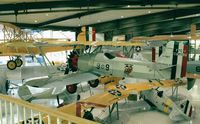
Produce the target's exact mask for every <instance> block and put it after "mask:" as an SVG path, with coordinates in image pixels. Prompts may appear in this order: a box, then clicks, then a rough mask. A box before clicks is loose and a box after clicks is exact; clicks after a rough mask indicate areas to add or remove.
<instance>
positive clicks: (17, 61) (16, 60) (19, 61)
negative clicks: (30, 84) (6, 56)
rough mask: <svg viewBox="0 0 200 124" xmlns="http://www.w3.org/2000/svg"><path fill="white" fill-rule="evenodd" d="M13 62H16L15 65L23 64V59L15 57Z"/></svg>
mask: <svg viewBox="0 0 200 124" xmlns="http://www.w3.org/2000/svg"><path fill="white" fill-rule="evenodd" d="M15 63H16V64H17V67H21V66H22V64H23V61H22V60H21V59H19V58H17V59H15Z"/></svg>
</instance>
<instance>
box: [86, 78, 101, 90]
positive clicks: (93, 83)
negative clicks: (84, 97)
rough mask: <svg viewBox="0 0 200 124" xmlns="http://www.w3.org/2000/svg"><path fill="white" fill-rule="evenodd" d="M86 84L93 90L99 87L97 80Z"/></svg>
mask: <svg viewBox="0 0 200 124" xmlns="http://www.w3.org/2000/svg"><path fill="white" fill-rule="evenodd" d="M88 84H89V85H90V86H91V87H92V88H95V87H97V86H98V85H99V79H96V80H91V81H88Z"/></svg>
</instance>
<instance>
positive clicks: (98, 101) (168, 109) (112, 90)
mask: <svg viewBox="0 0 200 124" xmlns="http://www.w3.org/2000/svg"><path fill="white" fill-rule="evenodd" d="M120 79H121V78H118V77H112V76H111V77H102V78H101V79H100V82H101V83H104V84H105V87H106V90H107V91H106V92H104V93H101V94H96V95H93V96H91V97H89V98H86V99H83V100H80V101H78V102H77V103H71V104H68V105H64V104H63V105H61V106H59V107H58V111H61V112H65V113H68V114H71V115H75V116H79V117H83V118H86V119H90V120H94V118H93V115H92V114H91V113H89V111H87V110H88V109H90V108H106V107H109V106H111V105H113V104H116V103H117V102H118V101H120V100H123V99H125V98H127V97H128V96H129V94H130V93H132V92H133V91H135V92H137V93H138V94H141V95H143V96H142V97H144V95H147V93H145V91H147V92H148V94H150V95H151V96H152V97H153V99H150V100H151V101H152V102H154V103H156V107H157V108H158V109H159V110H161V111H163V112H165V113H172V112H174V111H178V110H179V108H177V105H176V104H175V103H174V102H173V101H172V100H171V99H170V98H168V97H166V96H165V95H164V94H163V93H162V91H158V90H157V88H158V87H162V88H168V87H172V86H181V85H185V84H186V83H185V82H179V83H177V82H176V81H174V80H164V81H154V82H141V83H135V84H125V85H120V84H118V83H119V80H120ZM115 84H117V85H115ZM106 85H108V86H106ZM157 94H161V95H163V97H161V98H160V97H159V96H158V95H157ZM147 99H148V98H146V100H147ZM172 108H173V109H172ZM177 109H178V110H177ZM88 115H89V116H88ZM91 115H92V116H91ZM180 115H181V116H183V118H182V119H190V116H192V114H191V115H190V116H189V115H186V114H184V113H183V112H182V111H178V115H173V117H170V118H171V119H173V120H176V116H180ZM91 117H92V118H91ZM29 121H30V122H31V119H28V120H27V122H29ZM34 121H37V122H38V121H39V117H38V116H36V117H35V118H34ZM22 123H24V122H22ZM42 123H43V124H47V123H48V116H47V115H45V114H44V115H42ZM51 123H56V118H54V117H51ZM62 123H63V124H67V123H68V122H62Z"/></svg>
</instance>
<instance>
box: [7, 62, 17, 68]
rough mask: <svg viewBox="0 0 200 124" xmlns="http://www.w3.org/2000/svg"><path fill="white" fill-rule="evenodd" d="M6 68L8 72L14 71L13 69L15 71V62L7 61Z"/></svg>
mask: <svg viewBox="0 0 200 124" xmlns="http://www.w3.org/2000/svg"><path fill="white" fill-rule="evenodd" d="M7 68H8V69H9V70H14V69H16V68H17V64H16V62H15V61H13V60H10V61H8V62H7Z"/></svg>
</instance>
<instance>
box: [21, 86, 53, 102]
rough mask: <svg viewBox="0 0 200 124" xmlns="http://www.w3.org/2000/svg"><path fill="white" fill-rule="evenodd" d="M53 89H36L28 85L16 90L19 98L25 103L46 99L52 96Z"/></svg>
mask: <svg viewBox="0 0 200 124" xmlns="http://www.w3.org/2000/svg"><path fill="white" fill-rule="evenodd" d="M54 89H55V88H36V87H32V86H28V85H24V86H20V87H19V90H18V94H19V96H20V97H21V98H22V99H24V100H27V101H31V100H33V99H42V98H48V97H51V96H52V95H53V91H54Z"/></svg>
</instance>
